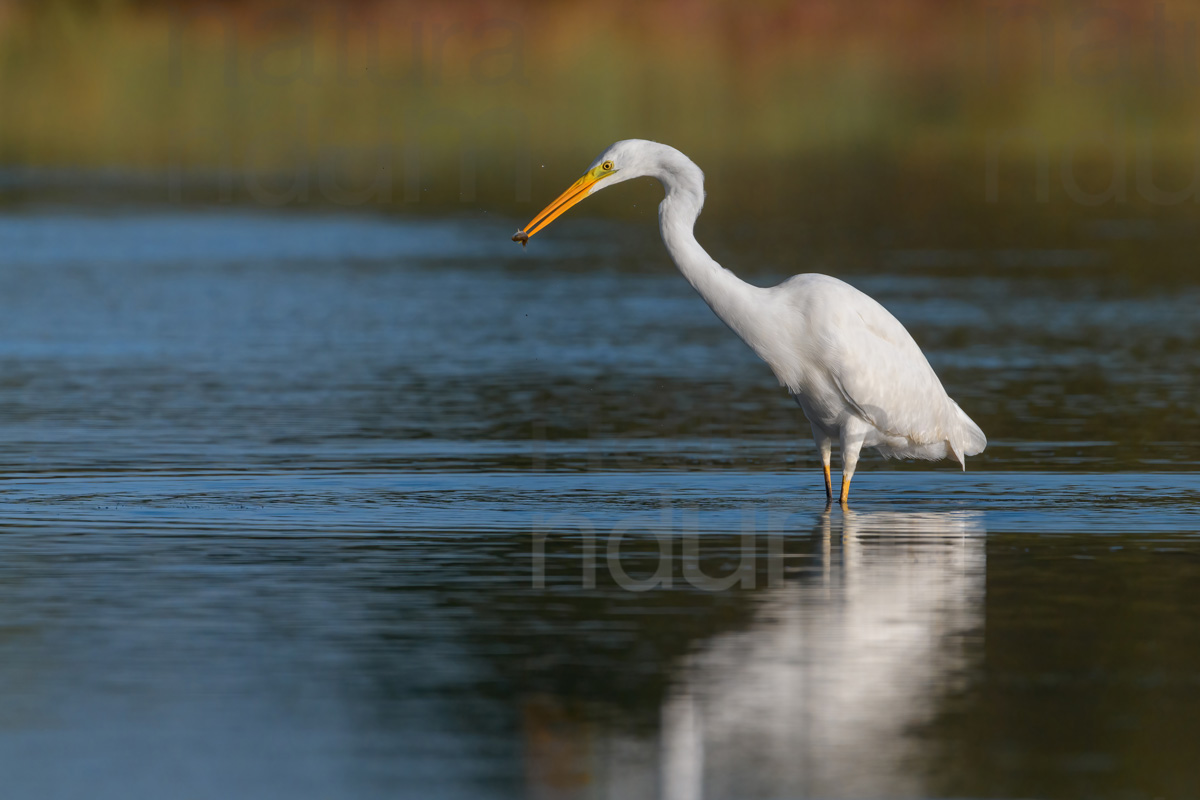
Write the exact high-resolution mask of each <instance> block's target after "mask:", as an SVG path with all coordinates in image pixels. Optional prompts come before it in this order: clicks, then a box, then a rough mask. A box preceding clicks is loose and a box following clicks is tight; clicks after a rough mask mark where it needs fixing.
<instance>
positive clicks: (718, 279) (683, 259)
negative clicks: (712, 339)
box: [658, 170, 768, 357]
mask: <svg viewBox="0 0 1200 800" xmlns="http://www.w3.org/2000/svg"><path fill="white" fill-rule="evenodd" d="M697 171H698V170H697ZM663 183H664V187H665V188H666V190H667V196H666V197H665V198H664V199H663V201H662V203H661V204H660V205H659V207H658V222H659V227H660V228H661V230H662V238H663V242H664V243H665V244H666V245H667V252H669V253H670V254H671V258H672V260H674V262H675V266H676V267H678V268H679V271H680V272H682V273H683V277H685V278H687V281H688V283H690V284H691V285H692V287H693V288H694V289H695V290H696V291H697V292H699V293H700V296H701V297H702V298H704V302H706V303H708V306H709V308H711V309H712V310H713V312H714V313H715V314H716V315H717V316H718V317H720V318H721V321H722V322H724V323H725V324H726V325H728V326H729V328H730V329H731V330H732V331H733V332H734V333H736V334H737V335H738V336H739V337H741V339H742V341H744V342H745V343H746V344H748V345H750V347H751V349H753V350H754V352H756V353H757V354H758V355H759V356H760V357H764V356H765V355H766V350H765V347H766V345H767V341H766V339H765V337H763V336H761V335H760V333H761V332H763V322H764V320H763V317H762V313H761V312H762V311H764V310H765V308H764V307H765V306H766V305H767V295H768V290H766V289H760V288H759V287H757V286H752V285H750V284H748V283H746V282H745V281H743V280H742V279H741V278H739V277H738V276H736V275H734V274H733V273H732V272H730V271H729V270H727V269H725V268H724V267H722V266H721V265H720V264H718V263H717V262H716V261H714V260H713V258H712V256H710V255H709V254H708V253H707V252H706V251H705V250H704V248H703V247H701V246H700V243H699V242H697V241H696V236H695V234H694V232H693V229H694V228H695V225H696V218H697V217H698V216H700V208H701V207H702V205H703V202H704V200H703V198H704V195H703V189H702V188H700V189H698V190H697V189H693V188H691V187H679V186H673V185H671V184H670V183H668V182H667V181H663Z"/></svg>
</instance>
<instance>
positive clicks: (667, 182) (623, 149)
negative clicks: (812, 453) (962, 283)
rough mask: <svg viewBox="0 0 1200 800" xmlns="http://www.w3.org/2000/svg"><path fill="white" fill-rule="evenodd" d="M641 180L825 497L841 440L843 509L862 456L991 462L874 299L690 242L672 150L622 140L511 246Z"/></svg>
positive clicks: (683, 166)
mask: <svg viewBox="0 0 1200 800" xmlns="http://www.w3.org/2000/svg"><path fill="white" fill-rule="evenodd" d="M643 176H649V177H651V178H657V179H658V180H659V182H660V183H662V185H663V188H664V189H665V190H666V197H664V198H663V201H662V203H661V204H659V207H658V221H659V228H660V230H661V232H662V238H663V242H664V243H665V244H666V246H667V251H668V252H669V253H670V254H671V258H672V259H673V260H674V261H675V266H676V267H678V268H679V271H680V272H682V273H683V277H685V278H686V279H687V280H688V282H689V283H690V284H691V285H692V287H693V288H695V290H696V291H697V292H699V293H700V296H701V297H702V298H704V302H706V303H708V306H709V308H711V309H712V310H713V311H714V312H715V313H716V315H717V316H718V317H720V319H721V321H722V322H724V323H725V324H726V325H727V326H729V328H730V329H731V330H732V331H733V332H734V333H736V334H737V335H738V336H739V337H740V338H741V340H742V341H743V342H745V343H746V344H747V345H749V346H750V349H752V350H753V351H754V352H755V353H756V354H757V355H758V357H759V358H761V359H762V360H763V361H765V362H767V364H768V365H769V366H770V367H771V369H772V371H774V373H775V377H777V378H778V379H779V382H780V384H782V385H783V386H786V387H787V389H788V391H789V392H790V393H791V394H792V397H793V398H795V400H796V402H797V403H798V404H799V405H800V408H801V409H803V410H804V416H806V417H807V418H808V421H809V423H810V424H811V425H812V432H813V440H814V441H815V442H816V444H817V449H818V450H819V451H820V453H821V464H822V466H823V468H824V471H825V496H826V498H828V499H830V500H832V498H833V483H832V479H831V477H830V474H829V460H830V455H831V453H832V449H833V440H834V439H835V438H836V439H837V440H838V441H839V443H840V445H841V450H842V491H841V502H842V503H846V502H847V501H848V499H849V496H850V479H851V478H852V477H853V476H854V468H855V467H856V466H857V465H858V456H859V451H860V450H861V449H862V448H863V447H874V448H875V449H876V450H878V451H879V452H880V453H882V454H883V455H884V457H887V458H923V459H928V460H931V461H936V460H939V459H942V458H946V457H953V458H955V459H956V460H957V461H958V462H959V463H960V464H961V465H962V468H963V469H964V470H965V469H966V468H967V462H966V457H967V456H973V455H976V454H977V453H981V452H983V449H984V447H986V446H987V439H986V437H984V435H983V431H981V430H980V429H979V426H978V425H976V424H975V423H974V422H973V421H972V420H971V418H970V417H968V416H967V415H966V414H965V413H964V412H963V410H962V409H961V408H959V407H958V404H957V403H955V402H954V401H953V400H952V399H950V396H949V395H947V394H946V390H945V389H943V388H942V382H941V381H940V380H938V377H937V375H936V374H935V373H934V371H933V368H932V367H930V366H929V362H928V361H927V360H926V359H925V354H924V353H922V352H921V348H920V347H918V346H917V343H916V342H914V341H913V338H912V336H911V335H909V333H908V331H907V330H905V328H904V326H903V325H901V324H900V322H899V321H898V320H897V319H896V318H895V317H893V316H892V315H891V314H890V313H889V312H888V310H887V309H885V308H884V307H883V306H881V305H880V304H879V303H877V302H876V301H875V300H873V299H871V298H870V297H868V296H867V295H865V294H863V293H862V292H860V291H859V290H858V289H855V288H854V287H853V286H850V285H849V284H847V283H844V282H843V281H840V280H838V279H837V278H831V277H829V276H828V275H818V274H815V273H810V274H805V275H795V276H793V277H791V278H789V279H787V280H786V281H784V282H783V283H781V284H779V285H778V286H772V287H770V288H765V289H764V288H760V287H758V286H752V285H750V284H748V283H746V282H745V281H743V280H741V279H740V278H738V277H737V276H736V275H734V274H733V273H732V272H730V271H729V270H727V269H725V268H724V267H722V266H721V265H720V264H718V263H717V262H716V261H714V260H713V259H712V257H710V256H709V255H708V253H706V252H705V251H704V248H703V247H701V246H700V243H699V242H697V241H696V237H695V235H694V234H693V232H692V228H693V227H694V226H695V223H696V218H697V217H698V216H700V209H701V207H702V206H703V205H704V173H703V172H701V171H700V168H699V167H697V166H696V165H695V164H694V163H692V161H691V159H689V158H688V157H687V156H685V155H684V154H683V153H681V152H679V151H678V150H676V149H675V148H673V147H669V146H667V145H665V144H659V143H658V142H649V141H646V140H644V139H626V140H625V141H621V142H617V143H616V144H614V145H612V146H611V147H609V148H608V149H607V150H605V151H604V152H603V153H601V154H600V156H599V158H597V159H596V160H595V161H594V162H593V163H592V166H591V167H589V168H588V171H587V173H586V174H585V175H584V176H583V177H582V178H580V179H579V180H577V181H575V183H573V184H571V187H570V188H569V189H567V190H566V191H565V192H563V193H562V195H560V196H559V197H558V199H557V200H555V201H554V202H553V203H551V204H550V205H548V206H546V208H544V209H543V210H542V212H541V213H540V214H538V215H537V216H536V217H534V218H533V220H532V221H530V223H529V224H528V225H526V226H525V228H524V229H523V230H520V231H517V233H516V234H515V235H514V236H513V241H516V242H521V244H522V245H524V244H525V243H526V242H528V241H529V237H530V236H533V235H534V234H536V233H537V232H538V231H540V230H541V229H542V228H544V227H546V226H547V225H549V224H550V223H551V222H553V221H554V220H555V219H557V218H558V217H559V216H560V215H561V214H562V213H563V212H565V211H566V210H567V209H568V208H570V207H571V206H573V205H575V204H576V203H578V202H579V201H580V200H582V199H583V198H585V197H587V196H588V195H591V194H594V193H595V192H598V191H600V190H601V189H605V188H607V187H609V186H613V185H615V184H618V183H621V182H622V181H627V180H630V179H631V178H640V177H643Z"/></svg>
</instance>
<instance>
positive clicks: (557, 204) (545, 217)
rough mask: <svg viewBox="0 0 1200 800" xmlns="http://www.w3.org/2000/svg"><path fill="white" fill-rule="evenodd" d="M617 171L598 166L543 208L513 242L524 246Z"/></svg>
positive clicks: (515, 235)
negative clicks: (603, 179)
mask: <svg viewBox="0 0 1200 800" xmlns="http://www.w3.org/2000/svg"><path fill="white" fill-rule="evenodd" d="M615 171H616V170H612V169H607V170H606V169H604V167H603V166H598V167H596V168H595V169H593V170H591V171H589V172H588V173H587V174H586V175H584V176H583V177H582V178H580V179H579V180H577V181H575V182H574V183H572V184H571V186H570V188H569V189H567V190H566V191H565V192H563V193H562V194H560V195H559V196H558V198H557V199H555V201H554V202H553V203H551V204H550V205H548V206H546V207H545V208H543V209H542V210H541V212H540V213H539V214H538V215H537V216H536V217H534V218H533V219H531V220H530V221H529V224H528V225H526V226H525V227H524V228H522V229H521V230H519V231H517V232H516V233H514V234H513V237H512V238H513V241H514V242H520V243H521V245H522V246H524V245H525V243H526V242H528V241H529V237H530V236H533V235H534V234H535V233H537V232H538V231H540V230H541V229H542V228H544V227H546V226H547V225H549V224H550V223H551V222H553V221H554V220H556V219H558V218H559V217H560V216H562V214H563V213H564V212H565V211H566V210H567V209H568V208H570V207H571V206H573V205H575V204H576V203H578V202H579V201H580V200H582V199H583V198H585V197H587V196H588V192H590V191H591V188H592V186H593V185H594V184H595V183H596V181H598V180H600V179H601V178H603V177H604V176H606V175H611V174H612V173H613V172H615Z"/></svg>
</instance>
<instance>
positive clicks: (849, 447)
mask: <svg viewBox="0 0 1200 800" xmlns="http://www.w3.org/2000/svg"><path fill="white" fill-rule="evenodd" d="M862 443H863V437H862V435H861V434H858V435H855V434H853V433H849V432H843V433H842V497H841V501H842V505H846V503H848V502H849V501H850V479H851V478H853V477H854V468H855V467H857V466H858V454H859V452H860V451H861V450H862Z"/></svg>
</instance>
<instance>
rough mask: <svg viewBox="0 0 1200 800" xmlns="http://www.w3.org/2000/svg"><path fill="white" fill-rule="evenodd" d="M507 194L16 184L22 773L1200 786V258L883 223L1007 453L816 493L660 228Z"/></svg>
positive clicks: (7, 344) (0, 715) (312, 794)
mask: <svg viewBox="0 0 1200 800" xmlns="http://www.w3.org/2000/svg"><path fill="white" fill-rule="evenodd" d="M512 227H513V226H512V225H511V224H510V223H509V222H508V221H502V222H496V223H487V222H484V223H480V222H478V221H475V220H453V219H451V220H437V221H406V220H393V219H384V218H369V217H344V216H322V215H293V216H274V215H266V214H247V213H227V212H190V213H181V214H170V215H164V214H155V213H141V212H136V211H132V210H131V211H123V212H120V213H114V214H111V215H95V214H90V215H89V214H82V213H76V212H67V211H63V210H61V209H54V208H33V209H29V210H25V211H22V212H20V213H13V214H10V215H8V216H5V217H3V218H0V252H2V253H3V254H4V256H3V260H2V262H0V552H2V553H3V558H2V559H0V608H3V610H4V614H3V617H2V618H0V685H3V686H4V687H6V688H5V690H4V691H3V692H0V767H2V768H3V773H4V775H5V785H6V795H11V796H13V797H37V798H59V797H61V798H68V797H71V798H73V797H80V796H88V797H97V798H106V797H112V798H152V797H162V796H167V795H171V796H187V797H195V798H210V797H211V798H230V797H254V798H264V797H280V798H283V797H287V798H324V797H363V798H374V797H397V796H401V797H422V798H430V797H497V798H507V797H554V798H560V797H569V798H575V797H580V798H584V797H586V798H594V797H614V798H616V797H619V798H635V797H669V798H699V797H706V798H721V797H729V798H735V797H736V798H748V797H762V798H780V797H854V798H860V797H872V798H880V797H914V798H915V797H1064V798H1065V797H1121V798H1139V797H1147V798H1149V797H1186V796H1193V795H1196V794H1198V793H1200V769H1197V767H1196V766H1195V763H1194V758H1193V754H1192V750H1193V744H1194V741H1195V739H1196V735H1197V734H1200V724H1198V723H1197V722H1196V720H1197V719H1200V707H1198V703H1197V700H1196V698H1197V697H1200V692H1198V689H1200V644H1197V643H1198V642H1200V612H1198V611H1197V609H1200V543H1198V541H1197V538H1196V533H1197V531H1198V530H1200V478H1198V477H1197V473H1196V469H1197V462H1198V460H1200V445H1198V444H1197V442H1200V416H1198V412H1197V408H1196V403H1195V400H1194V398H1195V397H1196V396H1197V395H1198V390H1200V346H1198V342H1200V318H1198V316H1197V315H1196V313H1195V309H1196V307H1197V302H1198V301H1200V285H1184V286H1173V287H1171V288H1170V289H1169V290H1168V289H1163V288H1154V287H1142V288H1138V289H1136V290H1135V289H1132V288H1130V287H1129V286H1128V285H1126V284H1123V283H1122V282H1121V281H1120V280H1119V279H1117V278H1113V277H1111V276H1105V275H1091V274H1089V273H1088V271H1087V264H1086V263H1084V261H1086V259H1085V260H1084V261H1080V259H1079V257H1075V260H1074V261H1072V260H1071V259H1070V258H1068V256H1070V253H1068V254H1066V255H1063V256H1061V257H1057V256H1056V258H1059V260H1060V261H1061V260H1062V259H1063V258H1066V259H1067V261H1066V262H1063V263H1068V262H1069V264H1068V266H1070V269H1068V270H1066V271H1060V272H1055V271H1054V269H1053V268H1051V267H1045V268H1036V269H1034V268H1029V263H1030V262H1029V259H1030V258H1035V257H1036V258H1041V259H1043V261H1044V260H1045V259H1046V258H1048V256H1046V255H1045V254H1044V253H1043V254H1042V255H1037V253H1033V254H1032V255H1031V254H1028V253H1027V254H1026V255H1025V256H1021V255H1020V254H1019V253H1018V254H1016V255H1013V253H1011V252H1010V253H1009V254H1008V255H1007V256H1004V257H1000V256H998V255H996V254H995V253H990V254H985V255H984V256H979V255H978V254H976V255H974V256H970V257H968V256H966V255H964V254H962V253H958V254H950V255H946V254H941V255H938V254H931V253H928V252H925V253H913V252H907V251H906V252H891V251H886V250H885V251H881V252H880V254H879V264H880V268H879V269H878V270H874V271H869V272H862V271H860V272H856V273H850V274H846V275H843V277H846V278H847V279H849V280H851V282H853V283H855V284H856V285H858V286H860V287H861V288H863V289H864V290H866V291H868V292H870V293H871V294H872V295H874V296H875V297H876V298H878V299H879V300H880V301H881V302H883V303H884V304H885V305H886V306H888V307H889V308H890V309H892V310H893V312H894V313H896V315H897V316H898V317H899V318H900V319H901V320H902V321H903V322H904V323H905V324H906V325H907V326H908V327H909V329H910V330H911V331H912V332H913V333H914V335H915V337H916V338H917V340H918V342H920V343H921V344H922V346H923V347H924V349H925V351H926V353H927V354H928V356H929V358H930V361H931V363H933V365H934V367H935V368H936V369H937V370H938V372H939V374H940V375H941V377H942V379H943V382H944V383H945V385H946V386H947V388H948V390H949V391H950V392H951V394H952V395H953V396H954V397H955V398H956V399H957V400H958V401H959V402H960V404H962V405H963V407H964V408H965V409H966V410H967V411H968V412H969V413H970V414H971V415H972V416H973V417H974V418H975V419H976V420H977V421H978V422H979V423H980V425H981V426H982V427H983V428H984V430H985V431H986V432H987V433H988V434H989V439H990V443H989V447H988V450H987V451H986V453H985V454H983V455H982V456H981V457H979V458H976V459H971V460H970V462H969V465H968V466H969V469H968V471H967V472H966V473H962V472H961V471H959V470H957V469H954V468H951V467H948V466H947V465H945V464H941V465H929V464H917V465H906V464H896V463H889V462H883V461H882V460H880V459H878V458H868V459H866V460H864V462H863V464H862V465H861V467H860V470H859V472H858V474H857V475H856V478H855V486H854V501H855V502H854V505H853V507H852V509H851V510H849V511H842V510H840V509H838V508H836V507H835V508H834V509H832V510H827V509H826V508H825V503H824V498H823V492H822V490H821V478H820V472H819V467H818V462H817V460H816V458H815V455H814V453H813V449H812V445H811V443H810V442H809V441H808V435H807V433H806V431H807V425H806V424H805V423H804V422H803V420H802V418H801V417H800V415H799V411H798V410H797V409H796V408H795V406H794V405H793V404H792V403H791V402H790V401H789V400H788V399H787V397H786V396H785V395H784V394H783V393H782V390H781V389H780V388H779V387H778V386H777V385H775V381H774V379H773V378H772V376H771V375H770V372H769V370H767V368H766V367H765V366H764V365H762V364H761V363H759V362H757V361H756V360H755V359H754V357H753V355H752V354H750V353H749V352H748V351H747V350H746V349H745V348H744V347H743V346H742V345H741V344H740V343H739V342H738V341H737V340H736V339H735V338H734V337H733V336H731V335H730V334H729V332H728V331H727V330H725V329H724V327H723V326H722V325H721V324H720V323H719V322H718V321H716V320H715V319H714V318H713V317H712V315H711V312H710V311H709V310H708V309H707V308H706V307H705V306H704V304H703V303H702V302H701V301H700V300H699V299H698V298H697V297H695V296H694V294H693V293H692V290H691V289H690V288H689V287H688V286H687V284H686V283H685V282H684V281H683V280H681V279H680V278H679V276H678V275H676V274H675V273H674V272H673V270H672V269H671V268H670V266H669V264H668V263H667V260H666V257H665V254H663V253H662V252H661V250H659V249H656V247H657V246H654V245H653V242H652V240H651V245H652V246H642V245H643V244H645V240H644V239H638V238H637V237H636V236H635V237H633V238H630V237H628V236H627V234H628V229H627V228H625V227H622V226H620V225H612V226H606V225H605V224H601V223H593V224H588V223H581V224H580V226H579V227H578V229H577V232H576V233H564V234H563V235H562V236H557V237H554V236H547V238H546V240H545V241H538V242H535V243H534V245H536V246H534V245H531V246H530V248H529V249H528V250H527V251H522V250H521V249H520V248H516V247H515V246H512V245H510V244H509V243H508V241H507V235H508V234H509V233H511V228H512ZM630 242H635V243H636V246H635V244H630ZM717 246H718V247H720V246H721V243H719V242H718V243H717ZM1060 255H1061V254H1060ZM1036 258H1035V260H1036ZM1006 259H1007V260H1006ZM948 263H952V264H963V265H964V266H966V267H970V268H964V269H958V268H953V269H951V268H948V267H947V265H948ZM732 266H736V265H732ZM833 266H835V265H828V266H823V267H822V268H823V269H831V270H832V267H833ZM748 275H749V277H751V278H752V279H753V280H754V281H756V282H759V283H764V284H765V283H768V282H772V281H774V280H778V279H780V278H782V277H784V275H783V274H780V275H770V274H765V273H763V274H760V273H756V272H754V271H753V270H748Z"/></svg>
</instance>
